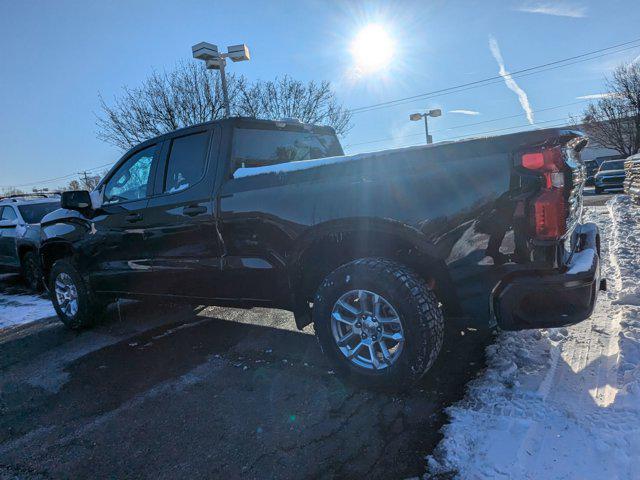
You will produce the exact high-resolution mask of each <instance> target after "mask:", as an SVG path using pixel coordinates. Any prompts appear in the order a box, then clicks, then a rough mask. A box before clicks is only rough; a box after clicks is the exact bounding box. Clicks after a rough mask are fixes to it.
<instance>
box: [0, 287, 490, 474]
mask: <svg viewBox="0 0 640 480" xmlns="http://www.w3.org/2000/svg"><path fill="white" fill-rule="evenodd" d="M17 288H18V287H17V280H15V279H10V280H8V281H5V282H4V284H3V285H1V286H0V291H5V292H6V291H7V289H10V290H11V291H12V292H14V293H15V292H16V289H17ZM18 293H19V292H18ZM489 339H490V334H489V333H488V332H479V331H475V330H462V329H459V328H456V327H455V326H451V327H450V328H449V332H448V337H447V341H446V344H445V347H444V349H443V353H442V354H441V356H440V358H439V360H438V362H437V364H436V365H435V367H434V369H433V370H432V373H431V374H430V375H428V376H427V377H426V378H425V379H424V381H423V382H422V383H421V384H420V385H419V386H417V387H416V388H414V389H413V390H411V391H410V392H408V393H404V394H388V393H381V392H372V391H367V390H360V389H355V388H352V387H351V386H350V385H349V384H348V383H343V382H342V381H341V380H340V379H339V378H338V377H336V375H334V374H333V372H332V371H330V370H329V368H328V366H327V365H326V364H325V361H324V358H323V356H322V354H321V352H320V350H319V347H318V345H317V343H316V340H315V337H314V336H313V332H312V330H311V329H310V327H307V329H306V330H305V331H303V332H300V331H298V330H297V329H296V328H295V325H294V322H293V318H292V316H291V315H290V314H288V313H287V312H282V311H277V310H267V309H254V310H250V311H244V310H237V309H223V308H206V309H203V308H199V309H195V310H194V309H191V308H186V307H183V306H182V307H181V306H167V305H149V304H145V303H133V302H130V303H126V304H124V303H121V304H120V305H114V306H112V307H110V309H109V314H108V319H107V321H106V322H105V323H103V324H102V325H100V326H98V327H96V328H94V329H93V330H89V331H84V332H81V333H76V332H72V331H69V330H66V329H65V328H64V327H63V326H62V324H60V323H59V322H58V321H57V320H56V319H55V318H49V319H43V320H40V321H37V322H35V323H30V324H27V325H22V326H19V327H14V328H9V329H5V330H1V331H0V478H27V479H32V478H33V479H35V478H38V479H39V478H89V477H91V478H154V479H156V478H185V477H188V478H211V477H217V478H309V477H313V478H361V477H368V478H383V477H384V478H407V477H411V476H416V475H421V474H423V473H424V471H425V461H424V457H425V455H427V454H428V453H430V452H431V450H432V449H433V448H434V447H435V445H436V444H437V442H438V440H439V439H440V434H439V433H438V430H439V429H440V427H441V426H442V424H443V422H444V421H445V420H446V418H445V414H444V413H443V409H444V407H446V406H447V405H449V404H451V403H452V402H454V401H456V400H458V399H459V398H460V397H461V396H462V394H463V391H464V385H465V383H466V382H467V381H469V380H470V379H471V378H473V377H474V376H475V375H476V373H477V372H478V370H479V369H481V368H482V366H483V361H484V360H483V356H484V353H483V351H484V346H485V345H486V342H487V341H488V340H489Z"/></svg>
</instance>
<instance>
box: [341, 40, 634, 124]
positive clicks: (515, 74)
mask: <svg viewBox="0 0 640 480" xmlns="http://www.w3.org/2000/svg"><path fill="white" fill-rule="evenodd" d="M638 42H640V38H637V39H635V40H630V41H628V42H623V43H619V44H617V45H612V46H610V47H606V48H601V49H598V50H593V51H590V52H586V53H582V54H580V55H574V56H572V57H567V58H563V59H560V60H555V61H553V62H548V63H544V64H540V65H536V66H532V67H528V68H524V69H521V70H517V71H514V72H510V75H511V76H512V77H514V78H520V77H524V76H528V75H533V74H538V73H542V72H545V71H548V70H554V69H556V68H562V67H566V66H569V65H574V64H576V63H581V62H585V61H590V60H594V59H596V58H600V57H602V56H605V55H611V54H614V53H619V52H622V51H626V50H631V49H634V48H638V47H640V45H632V46H628V45H631V44H636V43H638ZM620 47H626V48H620ZM616 49H618V50H616ZM609 50H614V51H609ZM602 52H607V53H603V54H602V55H597V56H594V55H595V54H598V53H602ZM584 57H591V58H584ZM577 59H582V60H577ZM572 60H577V61H573V62H572ZM567 62H570V63H567ZM560 64H564V65H560ZM545 67H550V68H545ZM541 69H544V70H541ZM535 70H540V71H535ZM525 74H527V75H525ZM502 80H503V77H502V76H501V75H495V76H492V77H487V78H484V79H481V80H475V81H473V82H468V83H463V84H460V85H455V86H452V87H447V88H442V89H439V90H433V91H431V92H425V93H421V94H418V95H412V96H410V97H404V98H398V99H395V100H388V101H386V102H380V103H375V104H372V105H366V106H362V107H356V108H352V109H350V110H349V112H350V113H352V114H354V113H363V112H367V111H371V110H377V109H379V108H386V107H391V106H395V105H401V104H403V103H408V102H413V101H416V100H423V99H425V98H426V97H433V96H439V95H441V94H446V93H449V92H452V91H465V90H468V89H470V88H478V87H481V86H485V85H491V84H492V83H498V82H500V81H502Z"/></svg>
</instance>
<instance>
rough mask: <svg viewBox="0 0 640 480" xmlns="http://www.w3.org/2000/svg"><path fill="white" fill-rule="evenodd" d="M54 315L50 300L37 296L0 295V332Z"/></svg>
mask: <svg viewBox="0 0 640 480" xmlns="http://www.w3.org/2000/svg"><path fill="white" fill-rule="evenodd" d="M55 315H56V311H55V310H54V309H53V305H52V304H51V300H48V299H46V298H42V297H40V296H37V295H27V294H21V295H9V294H6V293H0V330H1V329H4V328H7V327H13V326H16V325H21V324H24V323H29V322H35V321H36V320H41V319H43V318H48V317H54V316H55Z"/></svg>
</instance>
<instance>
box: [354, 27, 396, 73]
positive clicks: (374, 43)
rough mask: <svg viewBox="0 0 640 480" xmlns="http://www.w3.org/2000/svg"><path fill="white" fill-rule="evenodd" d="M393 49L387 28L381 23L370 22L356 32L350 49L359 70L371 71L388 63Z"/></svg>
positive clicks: (392, 42)
mask: <svg viewBox="0 0 640 480" xmlns="http://www.w3.org/2000/svg"><path fill="white" fill-rule="evenodd" d="M394 49H395V45H394V41H393V39H392V38H391V35H389V33H388V32H387V30H386V29H385V28H384V27H383V26H382V25H379V24H377V23H370V24H369V25H367V26H365V27H364V28H363V29H362V30H360V31H359V32H358V34H357V35H356V37H355V38H354V39H353V42H352V43H351V48H350V51H351V55H352V56H353V60H354V62H355V65H356V68H357V69H358V70H359V71H360V72H362V73H373V72H375V71H378V70H383V69H385V68H386V67H387V66H388V65H389V62H391V59H392V57H393V53H394Z"/></svg>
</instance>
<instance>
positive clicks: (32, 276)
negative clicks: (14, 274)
mask: <svg viewBox="0 0 640 480" xmlns="http://www.w3.org/2000/svg"><path fill="white" fill-rule="evenodd" d="M20 267H21V270H22V279H23V280H24V283H25V285H26V286H27V287H28V288H29V289H30V290H33V291H34V292H41V291H42V287H43V286H44V285H43V283H42V269H41V268H40V262H38V258H37V257H36V254H35V253H34V252H27V253H25V254H24V255H23V256H22V260H21V261H20Z"/></svg>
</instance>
